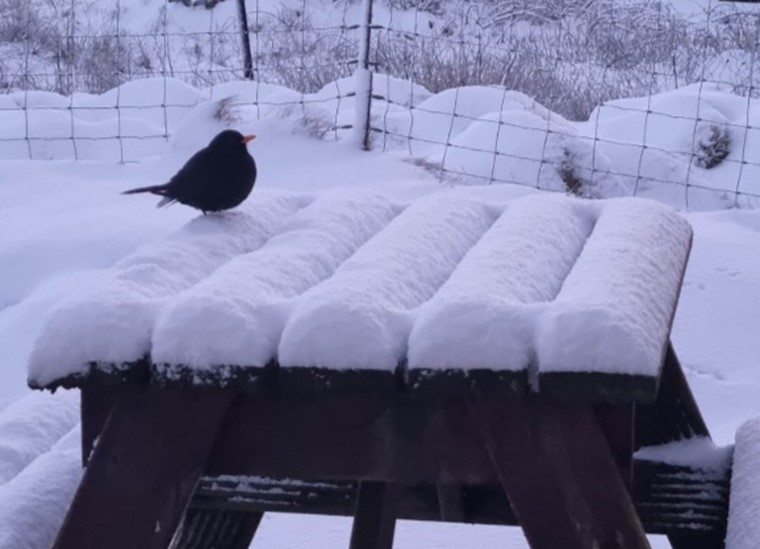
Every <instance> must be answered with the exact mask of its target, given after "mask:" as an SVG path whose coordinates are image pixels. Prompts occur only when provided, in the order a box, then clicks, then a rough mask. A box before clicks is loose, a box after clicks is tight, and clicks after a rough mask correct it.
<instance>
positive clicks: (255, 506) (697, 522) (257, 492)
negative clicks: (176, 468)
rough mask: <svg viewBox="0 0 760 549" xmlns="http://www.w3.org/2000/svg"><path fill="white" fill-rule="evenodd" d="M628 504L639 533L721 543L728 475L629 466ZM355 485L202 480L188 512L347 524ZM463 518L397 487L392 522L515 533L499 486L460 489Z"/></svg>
mask: <svg viewBox="0 0 760 549" xmlns="http://www.w3.org/2000/svg"><path fill="white" fill-rule="evenodd" d="M633 469H634V483H633V487H632V489H631V495H632V498H633V503H634V505H635V507H636V511H637V513H638V515H639V517H640V519H641V522H642V524H643V525H644V529H645V530H646V532H648V533H651V534H666V535H676V536H681V537H685V536H687V535H695V536H707V537H710V536H712V537H719V538H721V537H725V532H726V522H727V518H728V498H729V492H730V471H728V470H704V469H691V468H689V467H682V466H673V465H669V464H665V463H659V462H652V461H643V460H635V461H634V463H633ZM356 486H357V484H356V483H355V482H329V481H328V482H326V481H311V482H309V481H294V480H291V479H282V480H277V479H271V478H261V477H232V476H231V477H203V478H201V481H200V483H199V485H198V489H197V491H196V494H195V496H194V498H193V501H192V502H191V504H190V505H191V507H193V508H202V509H203V508H215V509H229V510H247V511H252V512H261V511H267V510H270V511H277V512H284V513H308V514H326V515H339V516H351V515H352V514H353V511H354V507H355V499H356ZM461 501H462V507H463V512H464V516H463V517H461V518H460V517H457V516H453V515H451V514H450V515H448V516H441V513H440V509H439V504H438V489H437V486H435V485H433V484H421V485H415V486H402V487H401V492H400V495H399V504H398V518H401V519H409V520H424V521H439V520H444V521H446V522H469V523H478V524H495V525H516V524H517V520H516V519H515V517H514V514H513V512H512V509H511V507H510V505H509V501H508V500H507V498H506V495H505V494H504V491H503V490H502V489H501V487H500V486H498V485H475V486H462V487H461Z"/></svg>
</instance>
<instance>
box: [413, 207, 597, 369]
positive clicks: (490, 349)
mask: <svg viewBox="0 0 760 549" xmlns="http://www.w3.org/2000/svg"><path fill="white" fill-rule="evenodd" d="M539 228H540V230H539ZM592 228H593V219H592V217H591V216H590V215H583V211H582V208H581V203H580V202H579V201H573V200H568V199H566V198H564V197H555V196H545V195H534V196H529V197H527V198H524V199H522V200H516V201H513V202H511V203H510V205H509V206H508V207H507V209H506V211H505V212H504V213H503V214H502V215H501V217H500V218H499V219H498V220H497V221H496V223H494V225H493V226H492V227H491V228H490V229H489V231H488V232H487V233H486V234H485V235H484V236H483V238H481V239H480V241H479V242H478V243H477V244H476V245H475V246H474V247H473V248H472V249H471V250H470V251H469V253H468V254H467V255H466V256H465V258H464V259H463V260H462V262H461V263H460V264H459V266H458V267H457V269H456V270H455V271H454V273H453V274H452V276H451V278H449V279H448V281H447V282H446V283H445V284H444V285H443V287H442V288H441V289H440V291H438V293H436V295H435V296H434V297H433V299H431V300H430V301H429V302H428V303H426V304H425V305H424V306H423V307H422V309H421V311H420V314H419V316H418V318H417V321H416V322H415V325H414V329H413V330H412V333H411V336H410V338H409V367H410V368H433V369H438V368H440V369H446V368H461V369H468V368H492V369H507V370H520V369H524V368H525V367H526V366H527V364H528V362H529V360H530V358H531V356H530V355H531V354H532V352H531V348H532V338H533V333H532V332H533V327H532V325H533V319H534V317H535V315H536V313H537V312H538V307H540V306H541V305H542V304H545V303H548V302H550V301H551V300H553V299H554V297H555V296H556V295H557V293H558V292H559V290H560V287H561V286H562V282H563V281H564V279H565V277H566V276H567V273H568V272H569V271H570V269H571V268H572V266H573V264H574V263H575V260H576V258H577V257H578V255H579V254H580V253H581V250H582V249H583V245H584V244H585V242H586V238H588V235H589V233H590V232H591V230H592Z"/></svg>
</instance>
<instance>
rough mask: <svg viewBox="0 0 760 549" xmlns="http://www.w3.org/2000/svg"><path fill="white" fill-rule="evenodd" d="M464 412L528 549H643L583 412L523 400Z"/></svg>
mask: <svg viewBox="0 0 760 549" xmlns="http://www.w3.org/2000/svg"><path fill="white" fill-rule="evenodd" d="M470 409H471V412H472V417H473V420H474V423H475V428H476V429H477V430H478V431H479V432H480V434H481V436H482V438H483V442H484V444H485V446H486V448H487V450H488V453H489V455H490V457H491V461H492V463H493V466H494V467H495V469H496V471H497V473H498V475H499V480H500V483H501V485H502V487H503V488H504V491H505V492H506V494H507V497H508V499H509V501H510V504H511V507H512V509H513V510H514V512H515V515H516V516H517V519H518V521H519V523H520V526H521V527H522V528H523V531H524V532H525V537H526V538H527V539H528V542H529V543H530V546H531V547H532V548H533V549H555V548H557V547H563V548H564V549H599V548H604V549H616V548H617V549H623V548H624V547H625V548H626V549H649V543H648V541H647V539H646V536H645V534H644V528H643V526H642V525H641V523H640V521H639V519H638V516H637V514H636V511H635V509H634V506H633V503H632V501H631V499H630V497H629V495H628V491H627V489H626V487H625V484H624V482H623V479H622V478H621V476H620V473H619V472H618V468H617V464H616V463H615V460H614V459H613V457H612V453H611V452H610V449H609V446H608V443H607V441H606V440H605V438H604V434H603V432H602V430H601V428H600V427H599V425H598V423H597V420H596V417H595V416H594V414H593V412H592V410H591V408H590V407H587V406H578V405H560V404H556V405H554V406H546V405H544V403H542V402H540V401H538V400H537V399H524V401H521V402H520V403H519V405H516V406H502V407H499V408H494V407H486V406H482V405H481V404H480V403H478V402H477V401H475V402H473V403H471V406H470Z"/></svg>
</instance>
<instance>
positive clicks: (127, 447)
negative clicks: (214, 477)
mask: <svg viewBox="0 0 760 549" xmlns="http://www.w3.org/2000/svg"><path fill="white" fill-rule="evenodd" d="M232 398H233V395H232V394H230V393H226V392H214V391H201V392H198V391H180V390H161V389H157V388H153V387H146V386H132V387H126V388H125V390H124V391H122V392H121V394H120V395H119V396H118V399H117V401H116V404H115V406H114V408H113V409H112V410H111V413H110V414H109V416H108V419H107V421H106V422H105V425H104V427H103V431H102V433H101V434H100V437H99V440H98V443H97V445H96V446H95V448H94V450H93V451H92V455H91V457H90V459H89V461H88V464H87V468H86V469H85V473H84V476H83V478H82V481H81V482H80V485H79V488H78V490H77V492H76V494H75V496H74V500H73V502H72V504H71V507H70V508H69V511H68V513H67V515H66V518H65V519H64V523H63V526H62V527H61V529H60V531H59V533H58V537H57V538H56V541H55V544H54V546H53V547H54V548H55V549H103V548H104V547H108V548H109V549H134V548H135V547H140V548H141V549H154V548H155V549H159V548H160V549H164V548H165V547H167V545H168V543H169V541H170V540H171V539H172V537H173V535H174V532H175V530H176V529H177V525H178V523H179V520H180V519H181V517H182V514H183V512H184V510H185V508H186V506H187V504H188V503H189V501H190V498H191V497H192V494H193V491H194V489H195V486H196V483H197V481H198V478H199V477H200V475H201V474H202V473H203V469H204V466H205V462H206V458H207V456H208V453H209V452H210V450H211V447H212V446H213V443H214V440H215V438H216V433H217V431H218V429H219V425H220V424H221V422H222V419H223V418H224V415H225V414H226V412H227V410H228V408H229V406H230V403H231V401H232Z"/></svg>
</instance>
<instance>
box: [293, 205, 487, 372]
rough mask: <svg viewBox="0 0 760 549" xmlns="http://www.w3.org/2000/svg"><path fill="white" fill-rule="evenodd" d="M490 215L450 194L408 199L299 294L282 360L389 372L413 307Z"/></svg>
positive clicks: (482, 229) (441, 279) (452, 264)
mask: <svg viewBox="0 0 760 549" xmlns="http://www.w3.org/2000/svg"><path fill="white" fill-rule="evenodd" d="M494 218H495V212H494V210H492V209H489V208H488V207H487V206H486V205H485V204H483V203H481V202H476V201H471V200H469V199H466V198H462V197H461V196H458V195H455V194H453V193H443V194H435V195H432V196H429V197H426V198H423V199H421V200H419V201H418V202H416V203H414V204H413V205H412V206H410V207H409V208H407V209H406V210H405V211H404V212H403V213H402V214H401V215H399V216H398V217H397V218H396V219H395V220H394V221H393V222H392V223H390V224H389V225H388V227H386V229H385V230H384V231H382V232H381V233H380V234H379V235H377V236H376V237H375V238H373V239H372V240H371V241H369V242H368V243H367V244H366V245H365V246H363V247H362V248H360V249H359V251H358V252H357V253H356V254H355V255H354V256H353V257H351V258H350V259H349V260H348V261H346V263H344V264H343V265H342V266H341V267H340V268H339V269H338V270H337V271H336V273H335V275H334V276H333V277H332V278H330V279H329V280H327V281H326V282H325V283H324V284H322V285H320V286H318V287H316V288H314V290H313V291H311V292H308V293H307V294H306V295H304V297H303V299H302V300H301V301H300V302H299V304H298V305H297V307H296V308H295V310H294V311H293V315H292V316H291V318H290V320H289V321H288V323H287V325H286V326H285V330H284V332H283V334H282V341H281V342H280V348H279V359H280V365H281V366H283V367H291V366H293V367H298V366H316V367H323V368H338V369H372V370H389V371H392V370H393V369H394V368H395V367H396V365H397V364H398V363H399V361H400V360H401V359H403V358H404V354H405V352H406V342H407V339H408V336H409V331H410V330H411V327H412V320H413V316H412V311H414V309H415V308H417V307H419V306H420V305H422V304H423V303H425V301H427V300H428V299H430V298H431V297H432V296H433V294H434V293H435V291H436V290H437V289H438V288H439V287H440V286H441V284H443V282H445V281H446V279H447V278H448V277H449V275H450V274H451V272H452V271H453V270H454V268H456V266H457V264H458V263H459V261H460V260H461V259H462V257H463V256H464V254H465V253H466V252H467V250H468V249H469V248H470V247H471V246H472V245H473V244H475V242H477V240H478V238H480V236H481V235H482V234H483V233H484V232H485V231H486V229H488V227H489V225H490V224H491V223H492V222H493V220H494Z"/></svg>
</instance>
